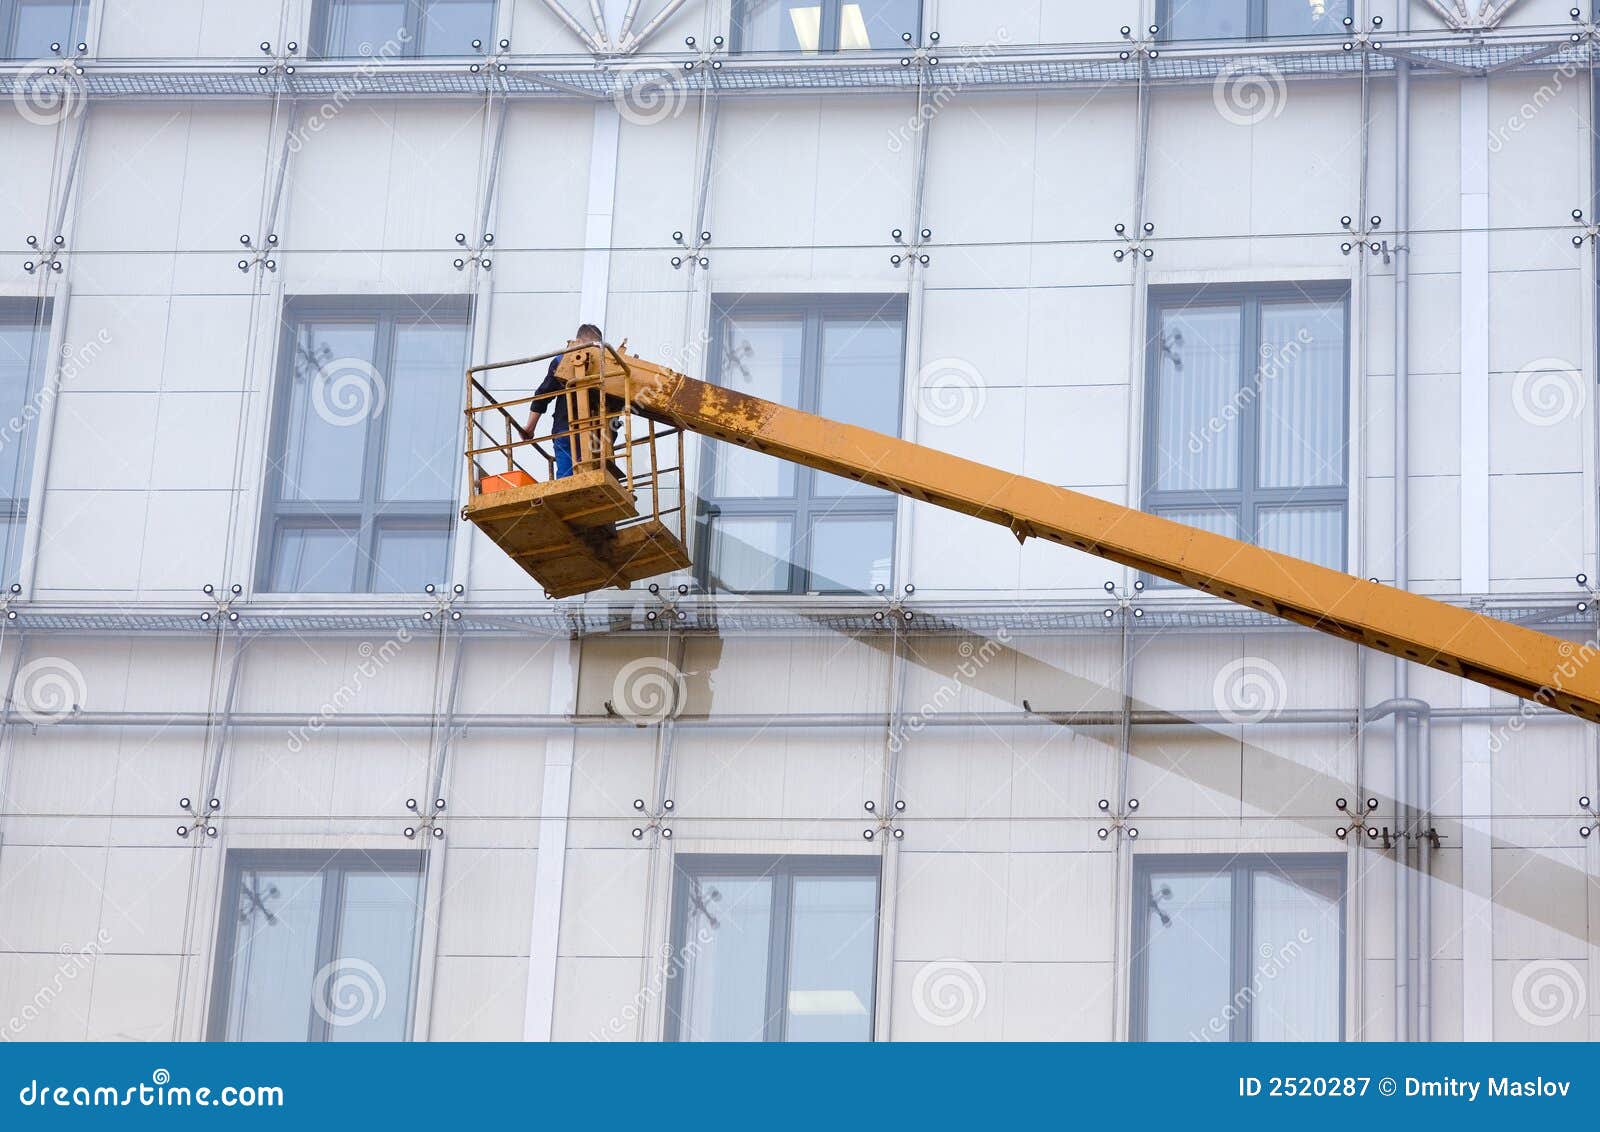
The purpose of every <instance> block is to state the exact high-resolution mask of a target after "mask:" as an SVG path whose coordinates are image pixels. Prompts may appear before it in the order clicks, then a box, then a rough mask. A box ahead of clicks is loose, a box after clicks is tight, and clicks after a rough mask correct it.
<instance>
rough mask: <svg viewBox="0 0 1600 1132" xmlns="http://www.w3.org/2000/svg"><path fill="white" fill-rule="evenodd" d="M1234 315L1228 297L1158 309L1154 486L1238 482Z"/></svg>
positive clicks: (1216, 486)
mask: <svg viewBox="0 0 1600 1132" xmlns="http://www.w3.org/2000/svg"><path fill="white" fill-rule="evenodd" d="M1240 323H1241V316H1240V310H1239V307H1238V306H1233V305H1230V306H1225V307H1189V308H1186V309H1181V310H1168V311H1162V312H1161V324H1160V333H1161V341H1160V347H1159V348H1160V351H1161V352H1160V357H1159V362H1158V368H1157V381H1158V387H1157V390H1156V422H1155V426H1156V467H1155V483H1154V485H1153V486H1154V489H1155V490H1157V491H1218V490H1230V489H1235V488H1237V487H1238V486H1239V412H1240V410H1241V409H1242V408H1243V406H1241V405H1240V404H1238V403H1237V399H1238V393H1239V361H1240V348H1241V347H1240V342H1241V338H1242V330H1241V326H1240ZM1230 409H1231V411H1229V410H1230Z"/></svg>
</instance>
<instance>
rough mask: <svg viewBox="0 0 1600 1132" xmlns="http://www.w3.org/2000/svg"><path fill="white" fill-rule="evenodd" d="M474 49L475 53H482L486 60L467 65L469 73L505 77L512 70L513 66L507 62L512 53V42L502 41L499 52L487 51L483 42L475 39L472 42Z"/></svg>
mask: <svg viewBox="0 0 1600 1132" xmlns="http://www.w3.org/2000/svg"><path fill="white" fill-rule="evenodd" d="M472 49H473V50H474V51H482V52H483V55H484V58H483V62H481V63H469V64H468V65H467V71H468V72H469V73H471V74H474V75H490V76H494V75H503V74H505V73H506V72H507V71H509V70H510V69H511V65H510V64H509V63H507V62H506V59H507V58H508V56H509V55H510V52H511V41H510V40H509V39H502V40H501V41H500V44H499V50H497V51H496V50H485V48H484V46H483V40H481V39H474V40H473V41H472Z"/></svg>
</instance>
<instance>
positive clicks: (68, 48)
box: [0, 0, 89, 61]
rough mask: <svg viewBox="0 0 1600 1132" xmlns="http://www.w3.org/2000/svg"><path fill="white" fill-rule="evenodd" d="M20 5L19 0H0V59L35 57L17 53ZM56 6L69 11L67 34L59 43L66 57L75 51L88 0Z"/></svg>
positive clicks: (68, 1) (81, 30)
mask: <svg viewBox="0 0 1600 1132" xmlns="http://www.w3.org/2000/svg"><path fill="white" fill-rule="evenodd" d="M21 7H22V3H21V0H0V59H5V60H9V61H18V60H27V59H31V58H35V56H31V55H19V54H18V53H17V11H18V9H20V8H21ZM56 7H60V8H66V9H68V11H69V12H70V17H69V20H68V23H69V25H70V26H69V27H68V29H67V34H66V36H65V38H63V39H62V40H61V41H60V43H61V57H62V58H66V57H68V56H70V55H73V54H75V53H76V48H77V45H78V43H79V37H81V36H82V35H83V25H84V17H85V16H86V15H87V13H88V8H89V4H88V0H66V2H65V3H61V4H57V5H56Z"/></svg>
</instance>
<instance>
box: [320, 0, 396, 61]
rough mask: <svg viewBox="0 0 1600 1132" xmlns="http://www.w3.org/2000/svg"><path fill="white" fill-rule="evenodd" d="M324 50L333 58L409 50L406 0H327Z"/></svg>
mask: <svg viewBox="0 0 1600 1132" xmlns="http://www.w3.org/2000/svg"><path fill="white" fill-rule="evenodd" d="M324 3H325V7H324V11H325V13H326V14H325V16H324V19H325V20H326V21H327V22H326V24H325V25H324V27H325V28H326V31H325V33H324V38H323V46H322V54H323V55H324V56H326V57H327V58H330V59H349V58H354V57H356V56H372V55H378V56H384V57H393V56H396V55H402V54H409V53H410V52H409V51H407V49H406V46H405V43H406V37H407V35H409V34H411V32H410V18H409V12H408V11H407V0H324Z"/></svg>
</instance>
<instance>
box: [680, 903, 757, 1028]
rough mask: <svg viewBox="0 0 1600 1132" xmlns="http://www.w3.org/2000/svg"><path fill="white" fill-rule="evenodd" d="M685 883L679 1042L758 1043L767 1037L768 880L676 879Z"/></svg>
mask: <svg viewBox="0 0 1600 1132" xmlns="http://www.w3.org/2000/svg"><path fill="white" fill-rule="evenodd" d="M681 883H685V884H688V885H690V892H689V894H688V905H689V912H688V916H687V919H686V921H685V924H686V928H685V933H684V947H683V951H684V969H683V975H682V978H683V990H682V1005H681V1007H680V1011H681V1016H680V1018H679V1020H678V1037H679V1038H680V1040H683V1041H695V1042H759V1041H762V1040H764V1039H765V1037H766V1033H767V961H768V953H769V950H770V948H769V944H770V932H771V930H772V908H773V881H772V879H771V878H769V877H726V876H701V877H688V878H681Z"/></svg>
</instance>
